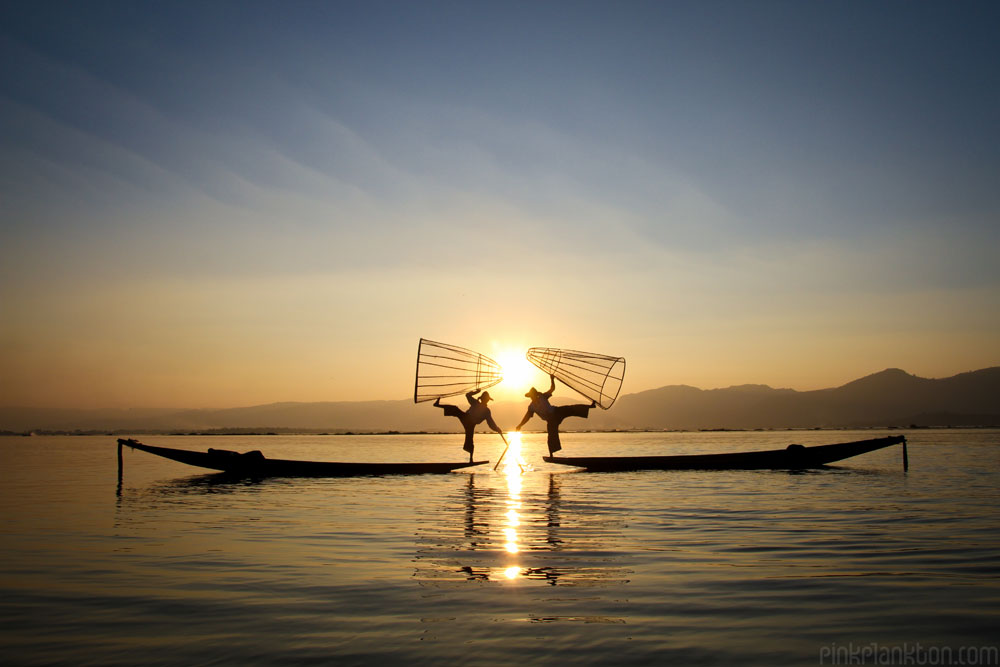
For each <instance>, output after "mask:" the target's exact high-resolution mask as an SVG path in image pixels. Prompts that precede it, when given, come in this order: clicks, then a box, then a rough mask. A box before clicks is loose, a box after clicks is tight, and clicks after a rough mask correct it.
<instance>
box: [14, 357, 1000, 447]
mask: <svg viewBox="0 0 1000 667" xmlns="http://www.w3.org/2000/svg"><path fill="white" fill-rule="evenodd" d="M556 396H557V397H561V398H562V400H561V401H554V402H571V401H575V400H578V399H577V398H576V397H574V396H573V393H572V392H571V391H570V390H568V389H566V388H564V387H561V386H560V387H559V388H558V389H557V391H556ZM463 401H464V399H463V398H462V397H461V396H459V397H455V398H453V399H450V402H454V403H456V404H462V403H463ZM526 405H527V400H526V399H525V401H524V402H523V403H506V404H505V403H499V402H498V403H497V404H495V406H494V408H493V414H494V416H495V417H496V419H497V421H498V423H499V424H500V425H501V426H502V427H507V428H509V427H511V426H513V425H514V424H516V423H517V421H518V420H519V418H520V417H521V415H522V414H523V412H524V409H525V407H526ZM911 425H916V426H1000V367H994V368H985V369H982V370H978V371H972V372H969V373H962V374H960V375H956V376H954V377H950V378H943V379H926V378H920V377H917V376H915V375H910V374H909V373H906V372H905V371H902V370H899V369H897V368H891V369H887V370H884V371H881V372H879V373H875V374H873V375H869V376H867V377H863V378H861V379H858V380H854V381H853V382H849V383H847V384H845V385H843V386H841V387H836V388H834V389H820V390H816V391H795V390H793V389H772V388H771V387H768V386H766V385H741V386H737V387H729V388H726V389H709V390H703V389H697V388H695V387H689V386H685V385H673V386H666V387H660V388H659V389H651V390H649V391H642V392H639V393H635V394H625V395H623V396H621V397H620V398H619V399H618V402H617V403H615V405H614V407H613V408H612V409H611V410H609V411H603V410H594V411H592V412H591V417H590V418H589V419H587V420H582V419H580V420H578V419H570V420H568V421H567V422H566V423H565V425H564V426H565V428H566V429H567V430H574V429H575V430H587V429H595V430H596V429H616V428H617V429H677V430H697V429H758V428H763V429H772V428H773V429H779V428H817V427H818V428H865V427H879V426H911ZM527 428H529V429H532V430H541V428H542V424H541V422H540V421H539V420H538V419H537V418H535V419H533V421H531V422H529V423H528V425H527ZM222 429H228V430H233V431H255V432H259V431H271V430H291V431H325V432H331V433H334V432H345V431H351V432H371V431H378V432H381V431H431V432H458V431H459V430H460V427H459V424H458V420H456V419H453V418H444V417H443V416H442V415H441V411H440V410H437V409H434V408H433V407H431V405H430V404H429V403H423V404H420V405H414V404H413V402H412V401H410V400H406V399H404V400H397V401H351V402H324V403H272V404H269V405H260V406H254V407H245V408H230V409H225V410H163V409H158V410H59V409H41V408H30V409H25V408H0V430H3V431H10V432H28V431H76V430H79V431H130V432H144V431H147V432H148V431H164V432H198V431H214V430H222Z"/></svg>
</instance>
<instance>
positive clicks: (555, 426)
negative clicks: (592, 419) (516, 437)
mask: <svg viewBox="0 0 1000 667" xmlns="http://www.w3.org/2000/svg"><path fill="white" fill-rule="evenodd" d="M549 379H550V380H551V381H552V384H551V385H550V386H549V390H548V391H546V392H545V393H541V392H539V391H538V390H537V389H535V388H534V387H532V388H531V389H529V390H528V393H527V394H525V396H526V397H527V398H530V399H531V403H529V404H528V411H527V412H525V413H524V419H522V420H521V423H520V424H518V425H517V426H515V427H514V430H515V431H520V430H521V427H522V426H524V425H525V424H526V423H527V421H528V420H529V419H531V416H532V415H538V416H539V417H541V418H542V419H543V420H545V422H546V424H547V429H548V432H549V440H548V442H549V455H550V456H552V455H553V454H555V453H556V452H558V451H559V450H560V449H562V445H561V444H560V443H559V425H560V424H562V422H563V420H564V419H566V418H567V417H583V418H584V419H586V418H587V416H588V415H589V414H590V409H591V408H596V407H597V401H591V402H590V405H587V404H585V403H579V404H576V405H552V404H551V403H549V398H551V397H552V392H554V391H555V390H556V378H555V376H554V375H549Z"/></svg>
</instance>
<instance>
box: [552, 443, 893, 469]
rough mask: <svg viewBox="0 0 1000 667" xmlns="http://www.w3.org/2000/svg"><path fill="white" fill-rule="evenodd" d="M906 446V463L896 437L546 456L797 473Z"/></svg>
mask: <svg viewBox="0 0 1000 667" xmlns="http://www.w3.org/2000/svg"><path fill="white" fill-rule="evenodd" d="M897 444H902V445H903V457H904V465H905V461H906V438H905V437H904V436H902V435H893V436H888V437H885V438H873V439H871V440H858V441H856V442H841V443H837V444H832V445H817V446H814V447H803V446H802V445H789V446H788V447H786V448H785V449H773V450H768V451H761V452H733V453H728V454H690V455H682V456H621V457H617V456H545V457H543V460H544V461H545V462H546V463H558V464H560V465H567V466H575V467H579V468H584V469H585V470H587V471H589V472H622V471H628V470H766V469H772V470H797V469H803V468H818V467H821V466H824V465H827V464H830V463H834V462H836V461H841V460H843V459H847V458H850V457H852V456H858V455H859V454H865V453H867V452H873V451H875V450H877V449H883V448H885V447H889V446H891V445H897Z"/></svg>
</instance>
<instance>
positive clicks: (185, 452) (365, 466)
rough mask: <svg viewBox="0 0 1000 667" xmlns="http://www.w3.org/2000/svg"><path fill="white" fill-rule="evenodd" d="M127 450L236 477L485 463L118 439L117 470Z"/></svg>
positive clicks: (403, 471) (393, 471)
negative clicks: (367, 459) (325, 456)
mask: <svg viewBox="0 0 1000 667" xmlns="http://www.w3.org/2000/svg"><path fill="white" fill-rule="evenodd" d="M122 447H131V448H132V449H138V450H140V451H143V452H148V453H150V454H155V455H157V456H162V457H163V458H165V459H170V460H172V461H179V462H180V463H186V464H188V465H192V466H197V467H199V468H208V469H209V470H217V471H220V472H223V473H226V474H229V475H238V476H240V477H358V476H363V475H426V474H441V473H446V472H451V471H453V470H458V469H459V468H468V467H471V466H478V465H482V464H484V463H489V461H471V462H465V463H345V462H335V461H292V460H287V459H269V458H266V457H265V456H264V455H263V454H261V453H260V452H259V451H252V452H246V453H243V454H240V453H239V452H233V451H229V450H225V449H209V450H208V451H207V452H195V451H191V450H189V449H174V448H172V447H155V446H153V445H144V444H142V443H141V442H139V441H138V440H131V439H129V440H125V439H119V440H118V453H119V459H118V464H119V471H120V466H121V448H122Z"/></svg>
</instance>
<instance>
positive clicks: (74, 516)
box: [0, 430, 1000, 665]
mask: <svg viewBox="0 0 1000 667" xmlns="http://www.w3.org/2000/svg"><path fill="white" fill-rule="evenodd" d="M896 433H898V432H896ZM878 435H882V433H878V432H872V431H864V432H815V431H809V432H762V433H667V434H663V433H656V434H638V433H636V434H599V433H580V434H574V433H570V434H566V435H565V436H564V438H563V445H564V451H563V453H564V454H565V455H567V456H571V455H639V454H668V453H698V452H719V451H733V450H750V449H769V448H774V447H784V446H785V445H787V444H790V443H792V442H799V443H802V444H806V445H808V444H824V443H830V442H844V441H849V440H859V439H865V438H869V437H876V436H878ZM907 435H908V437H909V440H910V444H909V457H910V470H909V472H908V473H904V472H903V471H902V464H901V458H902V451H901V448H900V447H899V446H895V447H892V448H889V449H887V450H882V451H878V452H873V453H870V454H866V455H863V456H860V457H857V458H855V459H849V460H848V461H845V462H843V463H842V464H840V465H839V466H838V467H836V468H830V469H825V470H820V471H810V472H801V473H789V472H772V471H749V472H656V471H651V472H634V473H612V474H590V473H583V472H573V471H571V470H567V469H565V468H562V467H560V466H552V465H547V464H545V463H544V462H542V461H541V456H542V453H543V451H544V450H545V445H544V434H526V435H525V437H524V446H523V452H522V456H523V458H524V460H525V462H526V463H527V464H528V466H529V469H528V470H527V471H526V472H524V473H523V474H520V473H519V472H517V473H512V474H504V473H503V472H493V471H492V470H491V468H492V466H481V467H479V468H474V469H472V470H471V471H464V472H456V473H452V474H448V475H425V476H409V477H384V478H352V479H285V480H281V479H275V480H267V481H262V482H256V483H255V482H249V481H247V482H220V481H218V480H216V479H214V478H213V477H211V476H208V475H202V474H200V473H199V472H198V470H197V469H195V468H191V467H188V466H184V465H182V464H178V463H174V462H171V461H167V460H164V459H160V458H158V457H154V456H151V455H149V454H146V453H144V452H133V451H130V450H126V451H125V454H124V461H125V466H124V483H123V485H122V488H121V493H120V495H118V494H117V493H116V487H117V459H116V450H117V446H116V441H115V438H113V437H109V436H100V437H89V436H88V437H30V438H14V437H9V438H0V469H2V470H3V484H2V485H0V534H2V539H3V550H2V552H0V553H2V555H0V593H2V594H0V662H2V663H3V664H7V665H12V664H13V665H30V664H74V665H76V664H100V665H116V664H121V665H125V664H127V665H134V664H154V665H155V664H169V665H181V664H183V665H188V664H209V665H211V664H331V663H336V664H353V663H357V664H373V663H380V662H387V663H390V664H397V663H406V664H411V663H418V664H419V663H423V664H441V663H448V664H451V663H456V664H498V663H501V664H502V663H512V662H517V661H523V662H531V663H552V664H556V663H565V662H571V661H572V662H574V663H591V664H612V663H614V664H649V665H661V664H680V665H690V664H768V665H781V664H790V665H798V664H813V665H815V664H851V663H849V662H847V660H848V659H849V657H850V655H851V653H850V651H852V650H856V648H857V647H861V646H872V645H875V646H877V647H879V648H882V649H884V650H892V649H896V650H898V651H902V650H904V649H905V648H906V647H909V649H910V650H911V651H912V650H915V649H916V648H917V645H919V646H920V647H922V649H923V650H925V651H926V650H928V649H931V648H933V649H935V650H937V651H939V653H938V654H937V655H939V656H943V655H944V654H943V653H941V651H943V650H944V649H948V650H950V651H953V653H952V663H953V664H959V663H958V657H959V651H960V650H961V649H963V648H964V649H966V651H968V647H972V648H973V649H974V650H978V649H981V648H984V647H985V649H986V650H985V651H983V652H981V653H976V654H973V655H975V656H978V658H979V659H978V664H997V662H996V653H995V652H994V653H990V652H989V647H993V650H994V651H995V647H996V646H997V645H998V644H1000V639H998V635H1000V633H998V628H1000V531H998V528H1000V521H998V511H997V510H998V505H1000V503H998V500H1000V490H998V489H1000V431H986V430H975V431H962V430H941V431H924V430H920V431H913V432H911V433H907ZM139 439H140V440H141V441H143V442H146V443H147V444H156V445H165V446H169V447H181V448H188V449H198V450H204V449H207V448H208V447H221V448H226V449H237V450H241V451H243V450H249V449H260V450H261V451H263V452H264V453H265V454H266V455H268V456H272V457H283V458H302V459H313V460H355V461H360V460H371V461H376V460H381V461H392V460H395V461H460V460H462V459H463V458H464V456H465V454H464V452H462V451H461V436H459V435H426V436H289V437H285V436H270V437H180V436H178V437H167V436H144V437H140V438H139ZM477 444H478V446H477V452H476V453H477V459H481V458H487V457H488V458H489V459H490V460H491V461H494V462H495V461H496V460H497V458H498V456H499V455H500V452H501V450H502V443H500V442H499V438H497V437H496V436H495V435H494V436H490V435H485V434H484V435H479V436H477ZM515 471H516V468H515ZM837 651H839V653H838V652H837ZM854 655H859V654H857V653H855V654H854ZM882 655H883V657H885V655H889V654H886V653H883V654H882ZM897 655H903V654H902V653H899V654H897ZM933 655H934V654H930V656H931V658H933ZM962 655H964V656H966V657H968V656H969V655H970V654H969V653H968V652H966V653H963V654H962ZM926 657H927V654H925V658H926ZM838 659H839V663H837V662H836V660H838ZM991 660H992V661H991ZM853 664H861V663H859V662H855V663H853ZM864 664H887V663H885V662H883V663H877V662H875V661H874V660H873V659H869V660H868V661H867V662H866V663H864ZM912 664H918V663H912ZM924 664H934V663H927V662H925V663H924ZM936 664H946V663H944V662H937V663H936Z"/></svg>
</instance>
